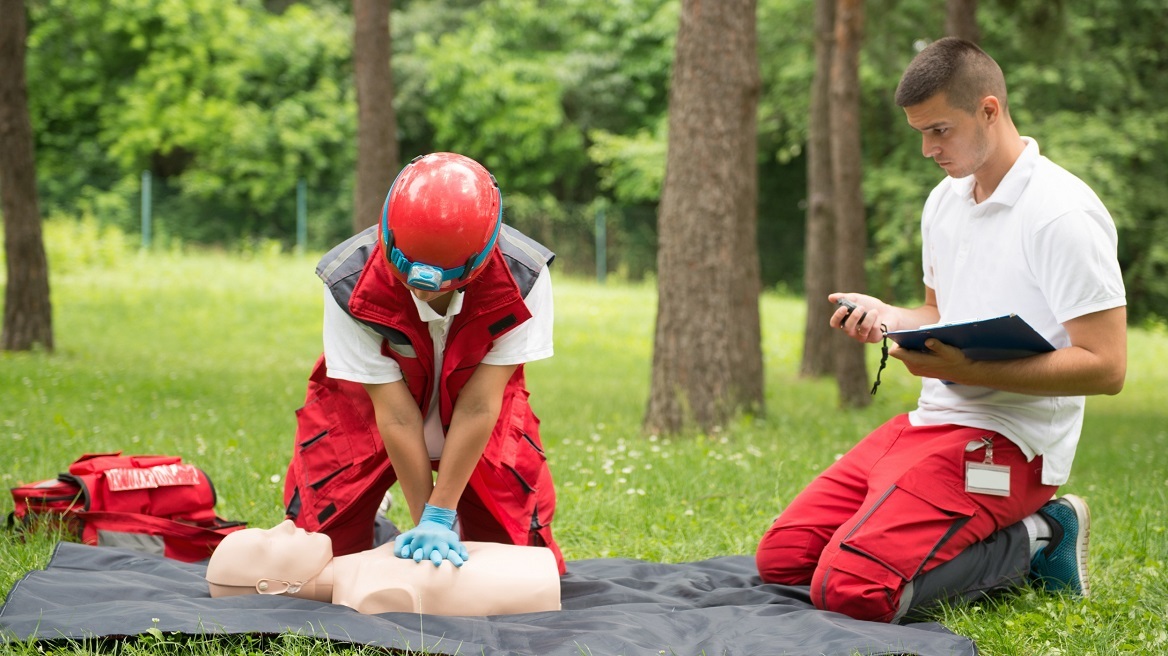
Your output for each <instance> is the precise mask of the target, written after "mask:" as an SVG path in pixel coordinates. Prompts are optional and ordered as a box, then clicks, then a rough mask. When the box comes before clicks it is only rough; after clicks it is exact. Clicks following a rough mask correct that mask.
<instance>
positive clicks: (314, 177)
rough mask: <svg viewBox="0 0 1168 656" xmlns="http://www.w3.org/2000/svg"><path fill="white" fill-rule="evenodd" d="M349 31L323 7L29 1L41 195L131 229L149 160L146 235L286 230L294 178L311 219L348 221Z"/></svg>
mask: <svg viewBox="0 0 1168 656" xmlns="http://www.w3.org/2000/svg"><path fill="white" fill-rule="evenodd" d="M351 31H352V30H351V22H350V19H348V18H346V17H345V16H344V15H342V14H341V13H340V12H338V11H337V10H334V9H330V8H329V7H328V6H327V5H322V6H320V7H315V8H312V9H310V8H307V7H301V6H293V7H291V8H289V10H288V11H287V12H285V13H284V14H282V15H279V16H277V15H272V14H268V13H267V12H265V11H264V9H263V8H262V7H261V6H259V5H258V4H257V3H254V2H243V3H234V2H232V3H224V2H221V1H219V0H197V1H193V2H186V1H185V0H181V1H180V0H163V1H161V2H156V1H154V0H111V2H108V3H94V2H80V3H78V2H64V1H60V0H46V1H45V2H43V3H34V4H33V13H32V29H31V30H30V36H29V64H28V65H29V78H30V79H32V80H36V81H37V82H36V84H35V85H33V86H32V87H31V90H30V105H31V107H30V112H31V114H32V118H33V122H34V126H35V128H36V133H37V135H38V139H39V140H40V143H39V144H38V155H39V157H40V159H39V169H40V170H39V178H40V180H42V181H44V183H43V185H42V193H43V195H44V196H45V200H46V203H45V204H46V207H47V208H49V210H50V213H51V212H54V211H73V210H74V209H75V208H78V207H82V208H87V209H88V210H89V211H92V212H94V214H95V215H100V217H101V219H102V220H103V221H105V222H110V223H114V224H117V225H120V226H122V227H123V228H125V229H127V230H129V229H133V228H134V227H135V225H134V222H135V221H137V220H138V214H139V212H138V207H137V202H138V197H137V194H138V192H139V189H138V187H139V183H138V180H139V174H140V171H142V170H144V169H149V170H151V171H152V172H153V173H154V182H155V192H156V213H155V214H156V218H157V221H158V223H159V230H160V231H161V232H166V233H169V234H171V235H174V236H176V237H179V238H184V239H193V240H197V241H220V242H221V241H227V240H232V239H237V238H239V237H241V236H244V235H261V236H263V235H266V236H273V237H276V236H280V237H285V238H287V237H288V235H290V234H291V233H293V232H294V223H293V218H292V217H293V213H292V211H291V210H292V203H293V199H294V195H295V186H296V182H297V179H299V178H301V177H303V178H305V179H306V180H307V181H308V183H309V184H310V185H311V186H312V188H313V189H314V190H316V196H315V197H314V198H313V201H314V204H313V210H314V212H315V213H316V215H317V216H322V217H324V218H325V221H324V222H323V223H325V224H326V225H332V224H335V223H338V222H339V223H342V224H345V225H347V221H348V219H347V213H348V208H349V207H350V206H351V202H352V201H351V198H350V197H349V194H348V188H349V183H348V182H347V181H348V179H349V178H350V177H351V173H350V170H351V168H352V163H353V153H354V149H353V145H352V141H353V135H354V133H355V111H354V106H353V102H352V94H353V92H352V85H351V84H350V83H349V82H348V78H349V76H350V73H349V71H350V64H349V58H350V56H351V44H350V41H351ZM321 232H324V233H329V237H332V234H331V233H335V232H336V231H335V230H332V229H330V228H327V227H325V228H322V230H321Z"/></svg>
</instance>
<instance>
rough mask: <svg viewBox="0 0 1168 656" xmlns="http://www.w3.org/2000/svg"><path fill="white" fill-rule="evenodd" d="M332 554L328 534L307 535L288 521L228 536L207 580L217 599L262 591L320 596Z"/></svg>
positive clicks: (213, 557)
mask: <svg viewBox="0 0 1168 656" xmlns="http://www.w3.org/2000/svg"><path fill="white" fill-rule="evenodd" d="M332 557H333V542H332V540H331V539H330V538H329V536H327V535H325V534H324V533H308V532H307V531H305V530H304V529H302V528H298V527H297V526H296V525H295V524H293V523H292V520H290V519H286V520H284V521H283V522H281V523H280V524H279V525H277V526H275V527H273V528H269V529H261V528H247V529H243V530H241V531H235V532H234V533H230V534H228V535H227V537H225V538H223V541H222V542H220V543H219V546H218V547H216V548H215V551H214V553H212V554H211V560H210V562H208V563H207V582H208V583H209V584H210V587H211V596H212V597H228V596H232V595H240V594H256V593H259V594H286V595H289V596H294V597H302V598H307V599H318V598H319V597H320V593H318V591H317V590H316V589H315V588H316V581H315V580H314V579H315V578H316V577H317V575H319V574H320V573H321V571H323V570H324V569H325V566H326V565H328V564H329V561H331V560H332ZM327 599H328V596H327V595H326V596H325V597H324V600H327Z"/></svg>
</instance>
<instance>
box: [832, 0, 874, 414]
mask: <svg viewBox="0 0 1168 656" xmlns="http://www.w3.org/2000/svg"><path fill="white" fill-rule="evenodd" d="M863 28H864V2H863V0H838V2H837V3H836V15H835V57H833V58H832V66H831V168H832V186H833V187H834V191H835V282H836V284H837V285H839V287H840V288H841V290H842V291H855V292H862V291H864V290H865V289H866V288H867V284H866V281H865V278H866V276H865V273H864V262H865V260H866V258H867V250H868V234H867V225H866V221H865V218H864V194H863V189H862V187H861V180H862V175H861V174H862V170H861V156H860V93H859V89H860V74H859V73H860V43H861V39H863ZM835 375H836V380H837V381H838V383H839V394H840V403H841V404H842V405H844V406H845V407H862V406H866V405H868V404H869V403H871V402H872V399H871V396H870V395H869V394H868V367H867V365H866V364H865V362H864V345H863V344H860V343H859V342H856V341H855V340H850V339H849V340H846V341H845V342H842V343H840V345H839V347H838V348H837V349H836V352H835Z"/></svg>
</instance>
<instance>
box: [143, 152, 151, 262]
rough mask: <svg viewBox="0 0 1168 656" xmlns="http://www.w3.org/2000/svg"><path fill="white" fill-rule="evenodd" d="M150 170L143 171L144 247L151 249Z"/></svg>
mask: <svg viewBox="0 0 1168 656" xmlns="http://www.w3.org/2000/svg"><path fill="white" fill-rule="evenodd" d="M150 187H151V184H150V170H149V169H147V170H145V171H142V248H143V249H144V250H149V249H150V227H151V223H152V217H151V216H150V213H151V205H152V203H151V199H150Z"/></svg>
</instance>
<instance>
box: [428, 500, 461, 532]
mask: <svg viewBox="0 0 1168 656" xmlns="http://www.w3.org/2000/svg"><path fill="white" fill-rule="evenodd" d="M456 517H458V513H456V512H454V511H453V510H451V509H450V508H439V507H438V506H431V505H430V504H428V503H427V504H426V506H425V508H423V509H422V519H420V520H419V521H418V523H419V524H421V523H422V522H434V523H436V524H441V525H443V526H445V527H446V528H448V529H453V528H454V520H455V518H456Z"/></svg>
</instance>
